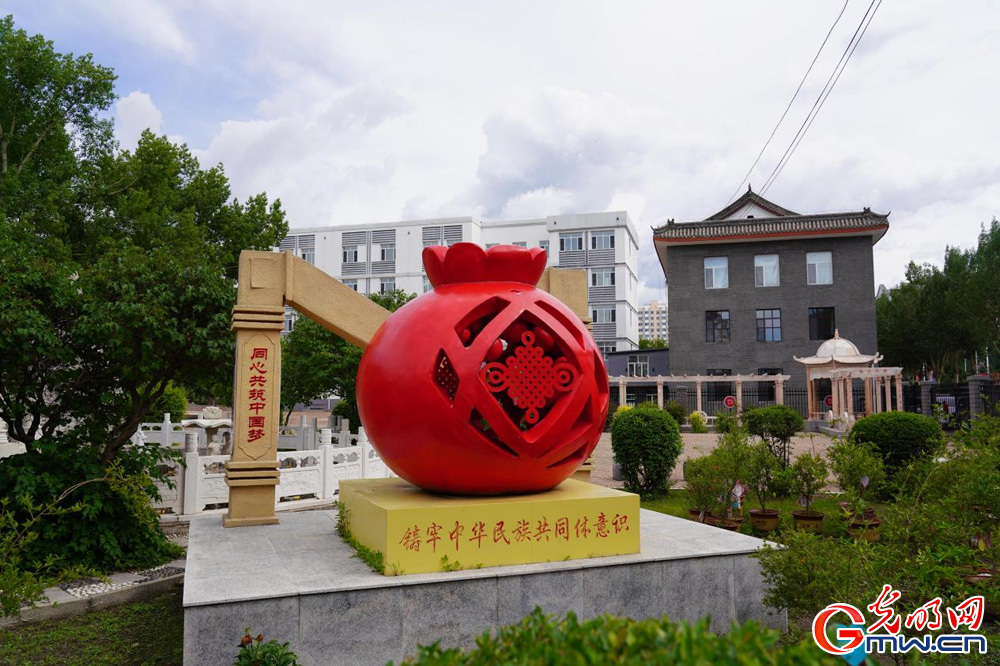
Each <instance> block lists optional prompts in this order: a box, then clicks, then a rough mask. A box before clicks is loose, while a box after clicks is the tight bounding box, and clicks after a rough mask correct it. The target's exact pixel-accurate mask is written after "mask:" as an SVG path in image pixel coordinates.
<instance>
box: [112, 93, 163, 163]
mask: <svg viewBox="0 0 1000 666" xmlns="http://www.w3.org/2000/svg"><path fill="white" fill-rule="evenodd" d="M162 124H163V114H161V113H160V110H159V109H157V108H156V105H155V104H153V99H152V98H151V97H150V96H149V95H148V94H146V93H144V92H142V91H141V90H133V91H132V92H130V93H129V94H128V95H126V96H125V97H122V98H121V99H119V100H118V103H117V104H116V105H115V135H116V136H117V137H118V143H119V144H121V147H122V148H123V149H125V150H133V149H134V148H135V146H136V144H138V143H139V137H140V136H141V135H142V132H143V131H144V130H146V129H149V130H152V131H153V133H154V134H158V133H159V132H160V126H161V125H162Z"/></svg>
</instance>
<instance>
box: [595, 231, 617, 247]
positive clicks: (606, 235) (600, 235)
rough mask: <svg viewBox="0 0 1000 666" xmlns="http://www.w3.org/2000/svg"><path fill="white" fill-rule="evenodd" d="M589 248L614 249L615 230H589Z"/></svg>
mask: <svg viewBox="0 0 1000 666" xmlns="http://www.w3.org/2000/svg"><path fill="white" fill-rule="evenodd" d="M590 249H591V250H613V249H615V232H614V231H591V232H590Z"/></svg>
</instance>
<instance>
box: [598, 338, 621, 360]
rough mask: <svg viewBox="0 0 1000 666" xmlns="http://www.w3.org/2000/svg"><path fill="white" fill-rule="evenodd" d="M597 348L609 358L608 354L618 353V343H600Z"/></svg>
mask: <svg viewBox="0 0 1000 666" xmlns="http://www.w3.org/2000/svg"><path fill="white" fill-rule="evenodd" d="M597 348H598V349H599V350H601V354H602V355H603V356H604V357H605V358H607V356H608V354H610V353H612V352H616V351H618V343H617V342H598V343H597Z"/></svg>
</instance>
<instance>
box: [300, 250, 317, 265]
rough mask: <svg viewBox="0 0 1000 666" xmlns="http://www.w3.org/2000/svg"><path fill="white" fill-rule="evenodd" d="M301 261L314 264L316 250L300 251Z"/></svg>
mask: <svg viewBox="0 0 1000 666" xmlns="http://www.w3.org/2000/svg"><path fill="white" fill-rule="evenodd" d="M302 261H305V262H307V263H310V264H315V263H316V250H302Z"/></svg>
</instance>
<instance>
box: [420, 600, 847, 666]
mask: <svg viewBox="0 0 1000 666" xmlns="http://www.w3.org/2000/svg"><path fill="white" fill-rule="evenodd" d="M780 638H781V634H780V633H779V632H777V631H775V630H773V629H768V628H766V627H763V626H761V625H759V624H756V623H754V622H752V621H751V622H747V623H746V624H743V625H737V624H735V623H734V624H733V626H732V628H731V629H730V631H729V633H726V634H715V633H712V632H711V631H709V621H708V619H707V618H703V619H701V620H698V621H697V622H695V623H694V624H689V623H687V622H679V623H675V622H671V621H670V620H669V619H667V618H666V617H663V618H659V619H647V620H630V619H628V618H621V617H611V616H607V615H605V616H601V617H597V618H594V619H592V620H587V621H585V622H581V621H580V620H579V619H577V617H576V615H574V614H573V613H572V612H570V613H568V614H567V615H566V617H565V619H562V620H560V619H557V618H555V617H552V616H546V615H544V614H543V613H542V611H541V610H540V609H538V608H536V609H535V610H534V611H533V612H532V613H531V614H530V615H528V616H527V617H525V618H524V619H523V620H521V622H520V623H518V624H515V625H512V626H509V627H504V628H502V629H500V631H499V632H497V634H496V635H493V634H492V633H491V632H486V633H484V634H482V635H481V636H480V637H479V638H477V639H476V647H475V648H473V649H471V650H469V651H468V652H466V651H463V650H461V649H460V648H447V649H445V648H442V647H441V646H440V645H439V644H438V643H434V644H432V645H430V646H421V647H419V648H418V651H417V656H416V657H414V658H411V659H408V660H407V661H406V662H404V663H406V664H411V665H414V666H494V665H495V664H519V665H520V664H525V665H532V666H535V665H537V666H542V665H548V664H559V666H592V665H596V664H601V665H602V666H603V665H604V664H607V665H609V666H648V665H649V664H747V665H748V664H763V665H781V666H784V665H785V664H789V665H790V664H838V663H841V664H842V663H843V662H841V661H839V660H837V659H836V658H834V657H830V656H828V655H826V654H824V653H823V652H821V651H820V649H819V648H818V647H816V645H815V644H813V643H812V641H811V640H808V639H806V640H804V641H802V642H800V643H792V644H787V645H779V640H780Z"/></svg>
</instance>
